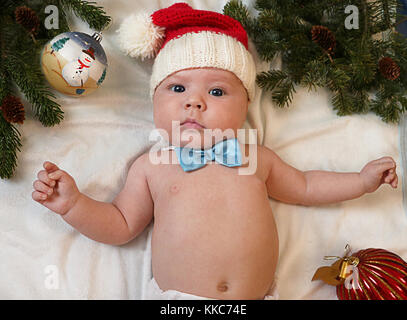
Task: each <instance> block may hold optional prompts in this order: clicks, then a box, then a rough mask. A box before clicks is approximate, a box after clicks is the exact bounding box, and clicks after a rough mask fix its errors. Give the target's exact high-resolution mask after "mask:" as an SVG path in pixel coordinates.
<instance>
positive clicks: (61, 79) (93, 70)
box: [41, 32, 107, 96]
mask: <svg viewBox="0 0 407 320" xmlns="http://www.w3.org/2000/svg"><path fill="white" fill-rule="evenodd" d="M100 41H101V36H100V34H98V33H95V34H93V35H92V36H90V35H88V34H86V33H82V32H65V33H61V34H59V35H58V36H56V37H55V38H53V39H52V40H51V41H49V42H48V43H47V44H46V45H45V47H44V49H43V51H42V53H41V68H42V71H43V73H44V75H45V78H46V79H47V81H48V82H49V83H50V85H51V86H52V87H53V88H54V89H56V90H57V91H59V92H61V93H63V94H66V95H70V96H85V95H88V94H89V93H92V92H93V91H95V90H96V89H97V88H99V86H100V85H101V84H102V82H103V80H104V79H105V77H106V70H107V58H106V54H105V51H104V50H103V47H102V46H101V45H100Z"/></svg>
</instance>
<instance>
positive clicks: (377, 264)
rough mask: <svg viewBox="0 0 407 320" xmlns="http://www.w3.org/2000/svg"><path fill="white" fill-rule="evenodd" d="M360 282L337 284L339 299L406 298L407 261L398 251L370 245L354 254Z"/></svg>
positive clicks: (353, 257) (353, 258)
mask: <svg viewBox="0 0 407 320" xmlns="http://www.w3.org/2000/svg"><path fill="white" fill-rule="evenodd" d="M351 257H352V260H353V261H355V260H356V261H357V263H356V264H355V267H356V268H357V269H358V284H359V285H358V286H346V284H345V283H342V284H340V285H338V286H337V287H336V293H337V296H338V299H339V300H407V263H406V262H405V261H404V260H403V259H402V258H400V257H399V256H398V255H396V254H395V253H392V252H390V251H387V250H384V249H376V248H369V249H365V250H360V251H358V252H356V253H354V254H352V255H351Z"/></svg>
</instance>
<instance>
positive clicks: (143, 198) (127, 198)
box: [32, 156, 153, 245]
mask: <svg viewBox="0 0 407 320" xmlns="http://www.w3.org/2000/svg"><path fill="white" fill-rule="evenodd" d="M144 158H145V157H143V156H141V157H139V158H138V159H137V160H136V161H135V162H134V163H133V164H132V166H131V168H130V170H129V173H128V175H127V180H126V184H125V186H124V188H123V189H122V190H121V192H120V193H119V194H118V195H117V197H116V198H115V199H114V200H113V202H112V203H105V202H101V201H96V200H93V199H91V198H89V197H88V196H86V195H84V194H82V193H81V192H79V190H78V188H77V187H76V184H75V181H74V179H73V178H72V177H71V176H70V175H69V174H68V173H66V172H65V171H63V170H60V169H59V168H58V167H57V166H56V165H55V164H52V163H50V162H45V163H44V168H45V170H43V171H40V172H39V174H38V179H39V180H37V181H35V182H34V188H35V191H34V192H33V194H32V197H33V199H34V200H35V201H37V202H39V203H41V204H42V205H44V206H46V207H47V208H49V209H50V210H52V211H54V212H56V213H59V214H60V215H61V216H62V218H63V219H64V220H65V221H66V222H68V223H69V224H70V225H72V226H73V227H74V228H75V229H77V230H78V231H79V232H81V233H82V234H84V235H85V236H87V237H89V238H91V239H93V240H96V241H99V242H103V243H108V244H117V245H120V244H124V243H126V242H128V241H130V240H131V239H133V238H135V237H136V236H137V235H138V234H139V233H140V232H142V231H143V230H144V228H145V227H146V226H147V225H148V223H149V222H150V221H151V219H152V217H153V202H152V199H151V195H150V191H149V188H148V185H147V180H146V176H145V170H144V169H145V166H144V165H145V159H144Z"/></svg>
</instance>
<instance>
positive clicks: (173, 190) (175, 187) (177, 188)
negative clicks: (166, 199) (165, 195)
mask: <svg viewBox="0 0 407 320" xmlns="http://www.w3.org/2000/svg"><path fill="white" fill-rule="evenodd" d="M179 188H180V187H179V185H177V184H173V185H172V186H171V188H170V192H171V193H177V192H178V191H179Z"/></svg>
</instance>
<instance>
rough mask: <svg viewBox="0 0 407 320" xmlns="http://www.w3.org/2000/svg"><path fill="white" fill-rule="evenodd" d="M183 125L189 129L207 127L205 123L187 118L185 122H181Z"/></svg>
mask: <svg viewBox="0 0 407 320" xmlns="http://www.w3.org/2000/svg"><path fill="white" fill-rule="evenodd" d="M181 127H183V128H189V129H205V127H204V126H203V125H201V124H200V123H198V122H197V121H196V120H194V119H187V120H185V121H184V122H182V123H181Z"/></svg>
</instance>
